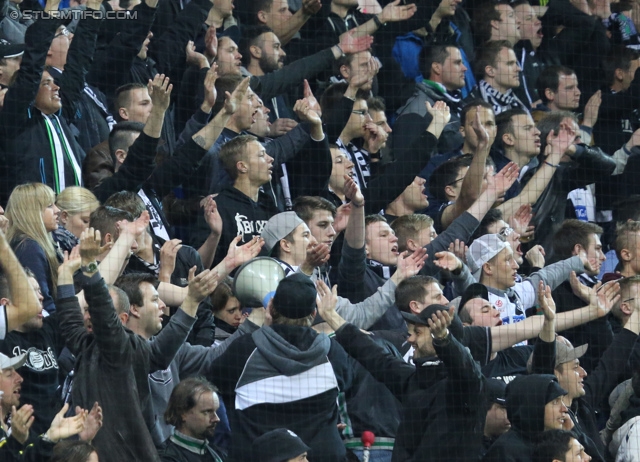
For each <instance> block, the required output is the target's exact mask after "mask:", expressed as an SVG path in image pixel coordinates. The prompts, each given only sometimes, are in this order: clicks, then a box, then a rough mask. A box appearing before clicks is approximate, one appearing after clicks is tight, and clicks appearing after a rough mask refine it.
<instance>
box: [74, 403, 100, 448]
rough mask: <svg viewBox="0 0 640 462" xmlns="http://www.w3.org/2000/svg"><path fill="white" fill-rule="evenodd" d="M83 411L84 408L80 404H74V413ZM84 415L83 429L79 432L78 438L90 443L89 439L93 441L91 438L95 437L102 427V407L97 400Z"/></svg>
mask: <svg viewBox="0 0 640 462" xmlns="http://www.w3.org/2000/svg"><path fill="white" fill-rule="evenodd" d="M83 411H84V409H82V408H81V407H80V406H76V415H78V414H80V413H82V412H83ZM84 412H86V411H84ZM86 416H87V418H86V420H85V421H84V429H83V430H82V431H81V432H80V434H79V435H78V438H80V439H81V440H82V441H88V442H89V443H90V442H91V441H93V438H95V436H96V434H97V433H98V431H99V430H100V429H101V428H102V420H103V415H102V408H101V407H100V405H99V404H98V402H97V401H96V402H95V403H93V407H92V408H91V410H90V411H89V412H88V413H87V414H86Z"/></svg>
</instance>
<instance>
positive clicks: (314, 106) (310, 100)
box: [304, 79, 322, 117]
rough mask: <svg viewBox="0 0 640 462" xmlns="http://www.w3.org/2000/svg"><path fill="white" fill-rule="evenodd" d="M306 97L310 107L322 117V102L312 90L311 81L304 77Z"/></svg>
mask: <svg viewBox="0 0 640 462" xmlns="http://www.w3.org/2000/svg"><path fill="white" fill-rule="evenodd" d="M304 99H306V100H307V102H308V103H309V109H311V110H312V111H314V112H315V113H316V114H318V116H319V117H322V108H321V107H320V103H318V100H317V99H316V97H315V95H314V94H313V92H312V91H311V87H310V86H309V82H308V81H307V79H304Z"/></svg>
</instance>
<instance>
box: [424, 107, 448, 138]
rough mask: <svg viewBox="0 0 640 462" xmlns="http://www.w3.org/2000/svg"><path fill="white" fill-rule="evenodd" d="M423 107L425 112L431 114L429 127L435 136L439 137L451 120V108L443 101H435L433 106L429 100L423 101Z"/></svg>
mask: <svg viewBox="0 0 640 462" xmlns="http://www.w3.org/2000/svg"><path fill="white" fill-rule="evenodd" d="M424 104H425V107H426V108H427V112H428V113H429V114H430V115H431V123H430V124H429V127H427V128H432V129H433V131H434V135H436V138H439V137H440V134H441V133H442V131H443V130H444V128H445V127H446V126H447V124H448V123H449V121H450V120H451V109H450V108H449V106H447V103H445V102H444V101H436V102H435V103H434V105H433V106H431V103H429V101H425V103H424Z"/></svg>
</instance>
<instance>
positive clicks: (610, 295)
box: [589, 281, 620, 317]
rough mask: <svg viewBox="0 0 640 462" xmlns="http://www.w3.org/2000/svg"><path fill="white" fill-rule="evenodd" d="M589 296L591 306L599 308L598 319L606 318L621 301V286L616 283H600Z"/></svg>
mask: <svg viewBox="0 0 640 462" xmlns="http://www.w3.org/2000/svg"><path fill="white" fill-rule="evenodd" d="M589 295H590V297H589V305H590V306H591V307H597V309H598V317H602V316H605V315H606V314H607V313H609V311H611V308H613V305H615V304H616V303H618V300H620V284H619V283H617V282H615V281H610V282H607V283H606V284H602V281H599V282H598V283H597V284H596V285H595V286H594V287H593V289H592V290H591V293H590V294H589Z"/></svg>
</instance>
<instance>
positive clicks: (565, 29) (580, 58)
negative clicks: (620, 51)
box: [538, 0, 611, 104]
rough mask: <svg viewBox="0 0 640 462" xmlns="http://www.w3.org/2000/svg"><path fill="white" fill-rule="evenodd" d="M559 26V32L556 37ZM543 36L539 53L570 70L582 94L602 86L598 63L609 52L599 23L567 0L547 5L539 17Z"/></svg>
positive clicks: (594, 17)
mask: <svg viewBox="0 0 640 462" xmlns="http://www.w3.org/2000/svg"><path fill="white" fill-rule="evenodd" d="M558 26H562V30H561V31H560V32H559V33H556V29H557V27H558ZM542 32H543V33H544V38H543V39H542V43H541V44H540V47H539V48H538V49H539V50H540V51H541V52H542V53H545V54H548V55H551V56H555V57H557V59H558V60H559V61H560V62H561V63H562V64H563V65H564V66H567V67H569V68H570V69H573V70H574V71H575V73H576V75H577V76H578V82H579V83H580V89H581V90H582V94H583V95H585V96H586V95H592V94H593V93H594V92H595V90H597V89H598V87H599V86H600V84H601V82H602V76H603V72H602V70H601V66H600V63H601V62H602V60H603V59H604V57H605V56H607V54H608V53H609V50H610V48H611V44H610V42H609V39H608V38H607V29H606V28H605V26H604V25H603V24H602V19H600V18H598V17H597V16H589V15H588V14H586V13H583V12H582V11H580V10H578V9H577V8H576V7H575V6H573V4H572V3H571V2H570V1H569V0H558V1H554V2H550V3H549V9H548V10H547V12H546V13H545V15H544V16H543V17H542ZM585 102H586V101H585ZM583 104H584V103H583Z"/></svg>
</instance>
